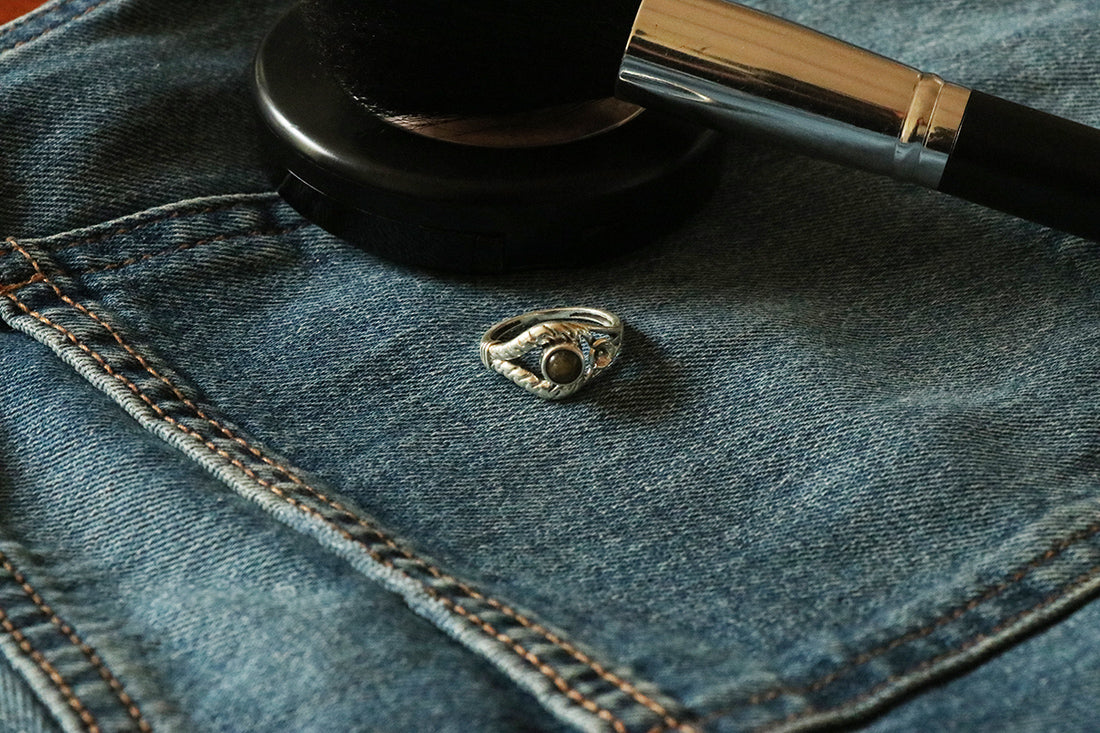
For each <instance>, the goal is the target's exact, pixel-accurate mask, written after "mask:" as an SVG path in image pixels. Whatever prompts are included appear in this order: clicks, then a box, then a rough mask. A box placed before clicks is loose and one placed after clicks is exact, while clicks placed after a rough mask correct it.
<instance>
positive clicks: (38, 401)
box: [0, 0, 1100, 733]
mask: <svg viewBox="0 0 1100 733" xmlns="http://www.w3.org/2000/svg"><path fill="white" fill-rule="evenodd" d="M756 4H758V5H760V6H761V7H764V8H766V9H769V10H773V11H776V12H778V13H780V14H783V15H786V16H787V17H790V18H792V19H794V20H798V21H802V22H805V23H807V24H809V25H813V26H816V27H818V28H820V29H822V30H825V31H827V32H830V33H833V34H835V35H839V36H843V37H846V38H848V39H850V40H852V41H854V42H856V43H859V44H860V45H864V46H867V47H870V48H873V49H874V50H876V51H879V52H882V53H885V54H888V55H892V56H895V57H898V58H902V59H905V60H907V61H909V62H911V63H913V64H915V65H919V66H922V67H924V68H927V69H930V70H935V71H938V72H940V73H942V74H944V75H945V76H947V77H949V78H952V79H957V80H959V81H962V82H969V83H972V84H973V85H975V86H978V87H980V88H984V89H986V90H988V91H991V92H994V93H999V94H1001V95H1003V96H1006V97H1009V98H1011V99H1014V100H1017V101H1021V102H1024V103H1029V104H1032V105H1034V106H1038V107H1042V108H1045V109H1048V110H1050V111H1053V112H1057V113H1061V114H1063V115H1066V116H1069V117H1072V118H1075V119H1077V120H1080V121H1082V122H1085V123H1090V124H1094V125H1100V94H1097V90H1096V85H1095V79H1097V78H1098V77H1100V47H1098V46H1097V44H1096V42H1095V40H1096V27H1097V23H1098V22H1100V1H1097V0H1087V1H1083V2H1071V1H1069V0H1062V1H1058V0H1054V1H1048V0H975V1H974V2H968V3H956V2H950V3H948V2H945V3H933V4H929V3H920V2H916V1H915V0H901V1H899V2H893V3H888V4H887V3H876V2H872V0H817V1H815V2H814V3H800V2H793V1H792V0H766V1H761V2H759V3H756ZM286 7H287V3H286V2H267V1H265V0H240V1H238V2H224V1H223V0H188V1H187V2H182V1H177V2H172V1H171V0H53V2H50V3H47V4H46V5H45V6H44V7H43V8H41V9H40V10H38V11H36V12H34V13H33V14H31V15H30V16H26V17H25V18H23V19H20V20H17V21H15V22H13V23H10V24H8V25H7V26H4V27H2V28H0V233H2V234H3V235H4V236H5V237H8V236H10V239H9V240H8V241H7V243H6V244H3V245H0V296H2V297H0V317H2V320H3V325H0V375H2V377H0V730H5V731H7V730H13V731H28V732H37V731H123V730H138V731H145V730H157V731H161V730H164V731H289V730H294V731H337V730H339V731H344V730H372V731H373V730H395V731H396V730H440V731H451V730H453V731H470V730H477V731H500V732H504V731H517V730H543V731H556V730H565V729H570V728H580V729H585V730H593V731H597V730H601V731H602V730H607V731H615V732H616V733H625V732H627V731H630V732H634V731H639V732H642V731H652V732H653V733H657V732H661V733H665V732H672V731H680V732H684V731H689V730H698V731H703V730H713V731H741V730H764V729H766V730H805V729H815V728H820V727H825V726H831V725H868V726H870V727H871V728H873V729H877V730H882V731H885V730H912V729H921V730H923V729H929V728H958V729H962V730H974V729H981V728H984V729H1017V730H1056V729H1065V730H1079V729H1081V728H1082V727H1087V726H1089V725H1090V724H1093V723H1094V721H1095V705H1096V702H1097V700H1098V699H1100V631H1098V629H1100V623H1098V622H1100V607H1098V606H1097V605H1096V604H1089V603H1088V602H1089V600H1090V599H1092V598H1093V597H1094V596H1095V595H1096V590H1097V586H1098V585H1100V485H1098V475H1100V445H1098V443H1100V379H1098V378H1097V377H1098V375H1100V361H1098V357H1097V345H1098V343H1100V303H1098V287H1100V257H1098V253H1097V251H1096V245H1095V244H1094V243H1090V242H1085V241H1082V240H1080V239H1075V238H1073V237H1070V236H1067V235H1062V234H1059V233H1056V232H1053V231H1050V230H1046V229H1043V228H1041V227H1038V226H1035V225H1031V224H1027V223H1023V222H1020V221H1017V220H1014V219H1011V218H1009V217H1006V216H1003V215H1000V214H996V213H992V212H989V211H983V210H981V209H979V208H977V207H975V206H972V205H970V204H966V203H963V202H959V201H955V200H949V199H946V198H944V197H940V196H937V195H936V194H932V193H929V192H926V191H922V190H917V189H914V188H911V187H909V186H904V185H900V184H894V183H891V182H888V181H884V180H881V179H878V178H875V177H872V176H869V175H865V174H862V173H858V172H851V171H846V170H842V169H839V168H836V167H833V166H831V165H828V164H825V163H818V162H814V161H810V160H806V159H803V158H799V157H797V156H794V155H792V154H789V153H786V152H783V151H779V150H774V149H770V148H767V147H764V146H761V145H759V144H756V143H753V142H750V141H743V140H737V139H733V140H731V141H730V144H729V149H728V158H727V160H726V163H725V179H724V183H723V185H722V187H721V188H720V190H719V191H718V193H717V194H716V196H715V197H714V199H713V200H712V201H711V202H709V204H708V205H707V206H706V208H705V209H704V210H703V211H702V212H701V213H700V214H698V215H697V216H696V217H695V218H693V219H692V220H690V221H688V222H685V223H684V224H683V225H682V226H681V227H680V228H679V229H677V230H676V231H675V232H673V233H671V234H669V235H667V236H664V237H662V238H661V239H660V240H659V241H658V242H656V243H655V244H653V245H652V246H649V247H648V248H646V249H643V250H641V251H639V252H637V253H635V254H634V255H632V256H630V257H627V258H623V259H620V260H618V261H614V262H610V263H605V264H601V265H598V266H593V267H590V268H582V269H577V270H546V271H540V272H534V273H525V274H519V275H512V276H507V277H499V278H487V277H484V278H460V277H454V276H445V275H438V274H432V273H428V272H420V271H413V270H409V269H406V268H401V267H397V266H394V265H392V264H390V263H387V262H386V261H383V260H379V259H377V258H375V257H373V256H371V255H370V254H368V253H366V252H364V251H362V250H360V249H357V248H355V247H353V246H350V245H348V244H346V243H343V242H341V241H339V240H336V239H335V238H333V237H331V236H329V235H327V234H326V233H324V232H323V231H321V230H319V229H318V228H316V227H314V226H312V225H310V224H309V223H307V222H305V221H304V220H302V219H301V218H300V217H299V216H298V215H297V214H296V213H295V212H294V211H293V210H291V209H290V208H289V207H288V206H286V205H285V204H283V203H282V202H281V201H280V200H279V198H278V197H277V196H275V195H274V194H273V193H271V192H270V184H269V183H268V182H267V180H266V179H265V177H264V174H263V166H262V162H261V156H260V153H259V145H258V143H257V137H258V135H257V122H256V120H255V117H254V114H253V111H252V107H251V102H250V97H249V92H248V86H247V79H248V65H249V61H250V56H251V54H252V52H253V49H254V48H255V46H256V44H257V42H258V40H259V38H260V37H261V35H262V34H263V32H264V31H265V30H266V28H268V27H269V26H270V25H271V24H272V23H273V22H274V20H275V19H276V18H277V17H278V15H279V14H280V13H281V12H282V11H283V10H285V8H286ZM556 305H589V306H596V307H606V308H608V309H610V310H613V311H615V312H617V313H618V314H620V315H621V316H622V317H623V318H624V320H625V321H626V323H627V333H626V350H625V352H624V355H623V356H622V357H621V362H620V363H619V364H618V365H617V366H616V367H615V368H614V370H613V372H612V373H611V374H609V375H608V376H607V377H606V378H604V380H603V381H601V382H598V383H595V384H593V385H592V386H591V387H589V388H588V389H587V390H586V391H585V392H584V393H582V394H581V395H578V397H577V398H576V399H574V400H571V401H567V402H563V403H544V402H540V401H538V400H536V399H534V398H532V397H531V396H530V395H527V394H526V393H524V392H522V391H521V390H518V389H517V388H516V387H515V386H514V385H512V384H511V383H509V382H507V381H506V380H504V379H501V378H500V377H499V376H497V375H495V374H492V373H490V372H487V371H486V370H484V369H483V368H482V367H481V365H480V363H479V360H478V351H477V340H478V337H479V336H480V334H481V333H482V331H483V330H484V329H485V328H486V327H488V326H489V325H491V324H492V323H494V322H495V321H497V320H499V319H502V318H505V317H508V316H511V315H515V314H517V313H520V312H523V311H525V310H531V309H534V308H542V307H551V306H556Z"/></svg>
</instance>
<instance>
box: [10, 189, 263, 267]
mask: <svg viewBox="0 0 1100 733" xmlns="http://www.w3.org/2000/svg"><path fill="white" fill-rule="evenodd" d="M236 208H253V209H254V208H255V207H254V206H252V205H251V202H248V201H226V202H224V203H221V204H207V205H204V206H203V207H202V208H181V209H176V210H175V211H172V212H171V213H164V214H160V215H159V216H155V217H152V218H149V219H144V220H142V221H139V222H135V223H134V224H130V225H128V226H124V227H120V228H118V229H112V230H110V231H107V232H100V233H98V234H88V235H85V236H83V237H78V238H76V239H72V240H68V241H64V243H63V244H61V245H60V246H58V247H55V248H51V249H50V252H62V251H64V250H67V249H72V248H73V247H80V246H82V245H87V244H96V243H98V242H102V241H104V240H107V239H110V238H112V237H119V236H122V235H124V234H131V233H133V232H136V231H139V230H141V229H145V228H146V227H149V226H153V225H154V224H162V223H164V222H166V221H172V220H173V219H180V218H183V217H189V216H202V215H204V214H213V213H216V212H219V211H228V210H230V209H236ZM6 251H7V252H11V251H13V250H11V249H8V250H6ZM3 253H4V250H0V256H2V254H3Z"/></svg>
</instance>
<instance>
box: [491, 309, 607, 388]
mask: <svg viewBox="0 0 1100 733" xmlns="http://www.w3.org/2000/svg"><path fill="white" fill-rule="evenodd" d="M622 348H623V322H622V321H621V320H619V317H618V316H616V315H615V314H614V313H608V312H607V311H602V310H598V309H596V308H548V309H546V310H540V311H531V312H530V313H524V314H523V315H521V316H516V317H515V318H508V319H506V320H503V321H501V322H500V323H498V324H496V325H495V326H493V327H492V328H490V329H489V330H488V331H486V332H485V335H484V336H482V337H481V363H482V364H484V365H485V366H486V367H487V368H488V369H492V370H493V371H494V372H498V373H499V374H503V375H504V376H506V377H508V378H509V379H511V380H512V381H513V382H515V383H516V384H518V385H519V386H520V387H523V388H524V389H525V390H527V391H528V392H531V393H532V394H537V395H538V396H539V397H543V398H545V399H548V400H560V399H561V398H563V397H568V396H569V395H571V394H573V393H574V392H576V391H577V390H578V389H580V388H581V387H583V386H584V385H586V384H588V382H590V381H592V380H593V379H594V378H596V377H598V376H599V375H600V374H601V373H602V372H603V371H604V370H605V369H607V367H609V366H611V362H613V361H615V357H617V356H618V355H619V352H620V351H621V350H622ZM535 349H542V355H541V356H540V357H539V367H540V369H541V370H542V376H541V377H540V376H538V375H536V374H534V373H532V372H531V371H530V370H529V369H527V368H525V367H523V366H521V365H520V364H518V363H516V362H515V361H514V360H515V359H518V358H519V357H521V356H523V355H524V354H526V353H528V352H530V351H533V350H535Z"/></svg>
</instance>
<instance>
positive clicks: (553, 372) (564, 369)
mask: <svg viewBox="0 0 1100 733" xmlns="http://www.w3.org/2000/svg"><path fill="white" fill-rule="evenodd" d="M582 371H584V360H583V359H581V355H580V354H578V353H577V352H576V351H574V350H573V349H571V348H569V347H567V346H559V347H558V348H556V349H554V350H553V351H551V352H550V353H549V354H547V355H546V358H545V359H543V360H542V373H543V375H545V377H546V378H547V379H549V380H550V381H551V382H553V383H554V384H571V383H573V382H575V381H577V380H578V379H580V376H581V372H582Z"/></svg>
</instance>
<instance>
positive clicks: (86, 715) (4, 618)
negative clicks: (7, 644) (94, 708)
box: [0, 608, 100, 733]
mask: <svg viewBox="0 0 1100 733" xmlns="http://www.w3.org/2000/svg"><path fill="white" fill-rule="evenodd" d="M0 629H3V630H4V631H6V632H7V633H8V635H9V636H11V638H12V639H13V640H14V641H15V643H16V644H17V645H18V646H19V649H20V650H21V651H22V652H23V653H24V654H26V655H27V656H28V657H30V658H31V659H32V660H33V661H34V663H35V664H36V665H38V668H39V669H40V670H42V671H43V672H45V673H46V676H47V677H49V678H50V681H51V682H53V684H54V687H56V688H57V691H58V692H60V693H61V696H62V697H64V698H65V701H66V702H67V703H68V704H69V707H71V708H72V709H73V711H74V712H75V713H76V714H77V715H78V716H79V717H80V719H81V720H82V721H83V722H84V725H85V726H86V727H87V730H88V733H100V727H99V723H98V722H97V721H96V719H95V716H94V715H92V713H91V711H90V710H88V708H86V707H84V703H82V702H81V701H80V698H79V697H77V696H76V693H74V692H73V688H72V687H70V686H69V683H68V682H66V681H65V678H64V677H62V676H61V673H60V672H58V671H57V669H56V668H55V667H54V666H53V665H52V664H50V662H49V660H48V659H46V658H45V657H44V656H42V652H40V651H38V650H37V649H35V648H34V645H33V644H31V641H30V639H28V638H27V637H26V635H25V634H24V633H23V632H22V631H20V630H19V629H18V628H17V627H16V626H15V624H13V623H12V622H11V619H9V618H8V615H7V614H6V613H5V612H4V609H2V608H0Z"/></svg>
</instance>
